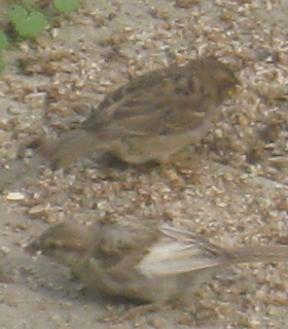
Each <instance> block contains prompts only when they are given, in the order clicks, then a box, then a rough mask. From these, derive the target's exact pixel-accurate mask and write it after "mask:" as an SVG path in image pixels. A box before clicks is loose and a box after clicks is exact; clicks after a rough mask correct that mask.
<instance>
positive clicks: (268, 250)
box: [228, 245, 288, 264]
mask: <svg viewBox="0 0 288 329" xmlns="http://www.w3.org/2000/svg"><path fill="white" fill-rule="evenodd" d="M228 258H229V260H230V261H229V263H230V264H231V263H232V264H233V263H234V264H240V263H257V262H259V263H260V262H279V261H285V260H286V261H288V246H284V245H283V246H281V245H278V246H257V247H241V248H235V249H232V250H231V249H230V250H229V257H228Z"/></svg>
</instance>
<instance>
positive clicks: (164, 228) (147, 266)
mask: <svg viewBox="0 0 288 329" xmlns="http://www.w3.org/2000/svg"><path fill="white" fill-rule="evenodd" d="M27 250H29V251H31V252H35V251H41V252H42V253H43V254H44V255H47V256H50V257H52V259H54V260H56V261H57V262H59V263H61V264H64V265H66V266H69V267H70V268H71V270H72V272H73V273H74V274H76V276H77V277H78V278H79V279H80V280H82V282H83V283H84V284H85V285H86V286H87V287H89V288H91V289H95V290H97V291H100V292H102V293H105V294H108V295H110V296H122V297H127V298H130V299H134V300H140V301H144V302H148V303H152V304H154V305H157V304H158V305H161V304H163V303H166V302H168V301H171V300H175V299H176V300H180V301H182V302H184V303H185V302H188V301H191V293H193V292H194V291H195V290H196V289H197V288H198V287H199V285H200V284H201V283H202V282H205V281H207V280H208V279H209V277H210V276H211V275H212V274H213V273H215V272H216V271H220V270H222V269H223V268H225V267H226V266H229V265H231V264H238V263H247V262H276V261H282V260H287V259H288V246H281V245H278V246H258V247H239V248H231V249H223V248H220V247H217V246H215V245H213V244H211V243H209V242H208V241H207V240H205V239H204V238H202V237H200V236H198V235H195V234H193V233H192V232H189V231H186V230H183V229H178V228H173V227H170V226H169V225H167V224H162V225H160V226H159V225H157V226H155V224H154V223H151V224H149V225H147V222H146V223H145V225H144V224H143V225H140V224H139V223H131V222H129V223H126V224H125V223H113V222H105V223H97V224H95V225H94V226H92V227H87V226H82V225H79V224H77V225H76V224H75V223H67V222H66V223H62V224H58V225H55V226H52V227H50V228H49V229H48V230H47V231H45V232H44V233H43V234H42V235H41V236H40V237H39V238H38V239H36V240H35V241H33V242H32V243H30V244H29V245H28V246H27Z"/></svg>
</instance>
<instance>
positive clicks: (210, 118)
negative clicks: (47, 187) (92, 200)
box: [40, 57, 239, 168]
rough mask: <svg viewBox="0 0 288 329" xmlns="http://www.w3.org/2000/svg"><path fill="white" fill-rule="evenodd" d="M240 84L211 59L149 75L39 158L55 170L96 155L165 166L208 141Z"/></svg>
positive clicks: (105, 102)
mask: <svg viewBox="0 0 288 329" xmlns="http://www.w3.org/2000/svg"><path fill="white" fill-rule="evenodd" d="M238 83H239V81H238V79H237V78H236V76H235V74H234V73H233V72H232V70H231V69H230V68H228V67H227V66H226V65H225V64H223V63H221V62H220V61H219V60H217V59H215V58H212V57H207V58H201V59H195V60H190V61H189V62H188V63H187V64H185V65H183V66H177V65H176V64H173V65H171V66H169V67H166V68H163V69H159V70H155V71H151V72H148V73H146V74H144V75H142V76H138V77H136V78H134V79H132V80H131V81H130V82H128V83H127V84H125V85H123V86H122V87H120V88H118V89H116V90H115V91H113V92H112V93H110V94H108V95H107V96H106V97H105V98H104V100H103V101H102V102H101V103H100V104H99V105H98V107H96V108H93V109H92V111H91V113H90V116H88V118H87V119H86V120H85V121H84V122H83V123H82V124H81V125H80V127H79V128H78V129H74V130H72V131H70V132H67V133H64V134H63V135H62V136H61V137H60V139H59V140H56V141H49V140H46V141H43V143H42V146H41V147H40V153H41V154H42V155H44V157H45V158H48V160H50V162H51V164H52V166H53V167H56V168H57V167H66V166H68V165H69V164H71V163H72V162H74V161H76V160H78V159H80V158H82V157H85V156H88V155H90V154H92V153H94V152H98V153H100V154H103V153H108V154H112V155H113V156H116V157H118V158H120V159H121V160H124V161H125V162H127V163H132V164H142V163H145V162H150V161H156V162H159V163H165V162H167V161H168V160H169V158H170V157H171V155H172V154H174V153H176V152H177V151H179V150H181V149H183V148H184V147H185V146H186V145H188V144H197V143H198V142H199V141H200V140H201V138H203V137H204V136H205V135H206V133H207V132H208V131H209V129H210V127H211V124H212V123H213V122H214V121H215V120H217V118H218V117H219V114H220V110H219V106H220V105H221V104H222V103H223V101H224V100H225V99H226V98H228V96H229V95H230V91H231V90H233V89H234V88H235V86H236V85H237V84H238Z"/></svg>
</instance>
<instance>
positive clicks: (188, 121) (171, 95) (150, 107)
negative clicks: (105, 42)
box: [83, 62, 207, 137]
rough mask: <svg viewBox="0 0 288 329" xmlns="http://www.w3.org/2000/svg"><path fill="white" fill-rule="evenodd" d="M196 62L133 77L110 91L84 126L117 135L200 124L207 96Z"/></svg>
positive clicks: (161, 131) (176, 129)
mask: <svg viewBox="0 0 288 329" xmlns="http://www.w3.org/2000/svg"><path fill="white" fill-rule="evenodd" d="M196 70H197V68H196V66H195V64H194V65H193V62H190V63H188V64H186V65H185V66H183V67H177V66H171V67H168V68H165V69H162V70H156V71H153V72H149V73H147V74H144V75H143V76H140V77H138V78H135V79H133V80H132V81H131V82H129V83H127V84H126V85H124V86H122V87H120V88H118V89H117V90H115V91H114V92H112V93H111V94H110V95H108V96H107V97H106V98H105V99H104V100H103V101H102V103H100V105H99V106H98V108H97V109H94V110H93V111H92V113H91V115H90V117H89V118H88V119H87V120H86V121H85V122H84V123H83V127H84V129H88V130H91V131H93V132H97V133H99V134H104V135H105V134H106V133H107V135H109V136H112V137H113V136H114V137H121V136H122V135H123V136H124V135H125V136H127V135H134V136H145V135H149V136H153V135H167V134H175V133H182V132H185V131H186V130H190V129H193V128H197V127H198V126H199V125H200V124H201V123H202V119H203V116H204V115H205V110H206V109H207V105H205V104H206V103H207V97H205V96H204V97H203V88H204V86H202V83H201V80H200V78H199V75H198V74H197V72H196Z"/></svg>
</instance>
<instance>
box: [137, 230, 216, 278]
mask: <svg viewBox="0 0 288 329" xmlns="http://www.w3.org/2000/svg"><path fill="white" fill-rule="evenodd" d="M160 230H161V231H162V233H163V238H161V239H160V240H159V242H158V243H156V244H154V245H153V246H152V247H151V249H150V250H149V252H148V253H147V255H146V256H145V257H144V258H143V260H142V261H141V262H140V263H139V265H138V266H137V269H138V271H140V272H141V273H142V274H144V275H146V276H169V275H176V274H180V273H185V272H191V271H196V270H201V269H205V268H208V267H214V266H217V265H219V264H221V259H222V257H221V252H220V254H219V255H217V251H221V249H220V248H219V249H218V248H217V247H216V246H215V250H214V248H213V247H214V246H213V245H211V244H210V243H209V242H208V241H207V247H208V248H205V245H206V242H205V241H203V240H201V239H200V240H198V239H197V237H196V236H194V235H193V234H191V233H189V232H187V231H184V230H183V231H182V230H178V229H174V228H171V227H169V226H167V225H165V226H163V227H161V228H160ZM209 247H212V248H211V252H209ZM213 251H216V252H213Z"/></svg>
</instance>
